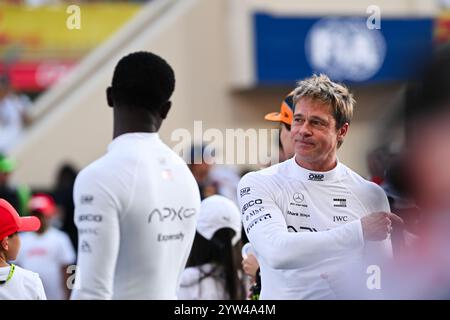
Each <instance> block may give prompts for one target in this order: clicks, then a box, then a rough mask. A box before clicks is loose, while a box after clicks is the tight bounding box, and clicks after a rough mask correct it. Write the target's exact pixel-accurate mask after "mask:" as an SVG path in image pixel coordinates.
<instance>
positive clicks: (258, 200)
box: [242, 199, 262, 214]
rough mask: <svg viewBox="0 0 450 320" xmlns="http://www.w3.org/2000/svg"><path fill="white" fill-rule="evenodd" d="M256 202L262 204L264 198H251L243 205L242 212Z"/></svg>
mask: <svg viewBox="0 0 450 320" xmlns="http://www.w3.org/2000/svg"><path fill="white" fill-rule="evenodd" d="M255 204H262V199H256V200H250V201H249V202H247V203H246V204H244V206H243V207H242V214H244V213H245V211H247V209H248V208H250V207H253V206H254V205H255Z"/></svg>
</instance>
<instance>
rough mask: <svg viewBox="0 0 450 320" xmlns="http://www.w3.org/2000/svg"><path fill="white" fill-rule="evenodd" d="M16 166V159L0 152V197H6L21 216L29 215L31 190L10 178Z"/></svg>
mask: <svg viewBox="0 0 450 320" xmlns="http://www.w3.org/2000/svg"><path fill="white" fill-rule="evenodd" d="M15 167H16V163H15V161H14V160H13V159H12V158H10V157H7V156H5V155H3V154H0V198H3V199H6V200H7V201H8V202H9V203H10V204H11V205H12V206H13V207H14V208H17V211H18V212H19V214H20V215H21V216H27V215H28V202H29V200H30V197H31V191H30V189H29V188H28V187H27V186H26V185H18V186H14V185H12V184H11V182H10V178H11V175H12V173H13V172H14V169H15Z"/></svg>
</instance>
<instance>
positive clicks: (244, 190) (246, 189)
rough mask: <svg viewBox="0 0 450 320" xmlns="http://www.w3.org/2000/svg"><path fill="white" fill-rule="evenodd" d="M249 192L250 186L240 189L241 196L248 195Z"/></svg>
mask: <svg viewBox="0 0 450 320" xmlns="http://www.w3.org/2000/svg"><path fill="white" fill-rule="evenodd" d="M248 194H250V188H249V187H245V188H242V189H241V190H240V195H241V198H242V197H243V196H246V195H248Z"/></svg>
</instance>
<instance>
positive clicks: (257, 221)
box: [246, 213, 272, 233]
mask: <svg viewBox="0 0 450 320" xmlns="http://www.w3.org/2000/svg"><path fill="white" fill-rule="evenodd" d="M267 219H272V216H271V215H270V213H267V214H265V215H263V216H261V217H259V218H256V219H255V220H253V221H252V222H250V224H249V225H248V227H247V229H246V230H247V233H248V232H249V231H250V230H251V229H252V228H253V227H254V226H256V225H257V224H258V223H259V222H261V221H264V220H267Z"/></svg>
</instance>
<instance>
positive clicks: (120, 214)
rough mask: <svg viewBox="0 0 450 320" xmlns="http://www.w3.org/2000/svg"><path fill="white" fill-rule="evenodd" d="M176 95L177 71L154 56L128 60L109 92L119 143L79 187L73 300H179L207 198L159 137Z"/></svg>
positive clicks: (134, 55)
mask: <svg viewBox="0 0 450 320" xmlns="http://www.w3.org/2000/svg"><path fill="white" fill-rule="evenodd" d="M174 87H175V77H174V73H173V70H172V68H171V67H170V66H169V65H168V64H167V62H166V61H165V60H163V59H162V58H161V57H159V56H157V55H155V54H152V53H149V52H136V53H132V54H129V55H127V56H125V57H123V58H122V59H121V60H120V61H119V63H118V64H117V66H116V68H115V70H114V75H113V79H112V85H111V86H110V87H109V88H108V89H107V100H108V104H109V106H111V107H112V108H113V112H114V140H113V141H112V142H111V143H110V145H109V146H108V152H107V153H106V154H105V155H104V156H103V157H101V158H100V159H98V160H97V161H95V162H93V163H91V164H90V165H89V166H88V167H86V168H85V169H84V170H82V172H81V173H80V174H79V176H78V177H77V179H76V183H75V187H74V202H75V217H74V219H75V223H76V226H77V228H78V234H79V241H78V262H77V270H76V280H75V289H74V291H73V292H72V296H71V298H72V299H176V289H177V285H178V282H179V279H180V277H181V273H182V271H183V270H184V267H185V265H186V261H187V258H188V255H189V252H190V250H191V246H192V242H193V239H194V235H195V228H196V222H197V216H198V211H199V208H200V194H199V191H198V186H197V184H196V182H195V179H194V177H193V176H192V174H191V172H190V171H189V169H188V167H187V165H186V164H185V162H184V161H183V160H182V159H181V158H180V157H179V156H178V155H176V154H175V153H174V152H173V151H172V150H171V149H170V148H169V147H168V146H166V145H165V144H164V143H163V142H162V141H161V140H160V138H159V135H158V130H159V128H160V126H161V123H162V121H163V119H165V118H166V116H167V113H168V112H169V109H170V106H171V102H170V100H169V99H170V96H171V95H172V92H173V90H174Z"/></svg>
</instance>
